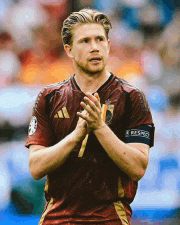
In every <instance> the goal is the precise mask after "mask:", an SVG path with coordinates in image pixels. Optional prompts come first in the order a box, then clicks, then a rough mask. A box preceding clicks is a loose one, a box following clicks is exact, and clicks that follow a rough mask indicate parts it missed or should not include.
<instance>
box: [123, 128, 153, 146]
mask: <svg viewBox="0 0 180 225" xmlns="http://www.w3.org/2000/svg"><path fill="white" fill-rule="evenodd" d="M154 130H155V128H154V125H153V124H147V125H141V126H138V127H135V128H131V129H128V130H126V133H125V140H126V143H132V142H139V143H144V144H147V145H149V146H150V147H152V146H153V145H154Z"/></svg>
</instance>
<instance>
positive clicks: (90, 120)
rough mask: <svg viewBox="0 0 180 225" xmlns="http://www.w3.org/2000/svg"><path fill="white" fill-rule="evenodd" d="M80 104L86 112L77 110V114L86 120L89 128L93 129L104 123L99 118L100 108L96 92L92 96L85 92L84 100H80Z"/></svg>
mask: <svg viewBox="0 0 180 225" xmlns="http://www.w3.org/2000/svg"><path fill="white" fill-rule="evenodd" d="M80 105H81V107H82V108H83V109H84V111H85V112H86V113H80V112H78V113H77V115H78V116H79V117H81V118H82V119H83V120H84V121H86V123H87V126H88V128H89V130H93V131H94V130H96V129H98V128H99V127H101V126H102V125H103V124H104V122H103V120H102V118H101V111H102V110H101V104H100V98H99V95H98V93H95V94H94V96H93V95H91V94H90V93H86V96H85V97H84V102H81V103H80Z"/></svg>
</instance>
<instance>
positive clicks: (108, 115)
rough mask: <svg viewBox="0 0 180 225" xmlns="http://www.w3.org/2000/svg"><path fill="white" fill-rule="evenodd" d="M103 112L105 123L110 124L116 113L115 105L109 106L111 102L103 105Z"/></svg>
mask: <svg viewBox="0 0 180 225" xmlns="http://www.w3.org/2000/svg"><path fill="white" fill-rule="evenodd" d="M102 111H104V112H103V114H104V121H105V122H106V123H107V124H109V123H110V122H111V120H112V118H113V113H114V105H113V104H109V102H106V104H103V105H102Z"/></svg>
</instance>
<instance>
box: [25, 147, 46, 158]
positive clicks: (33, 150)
mask: <svg viewBox="0 0 180 225" xmlns="http://www.w3.org/2000/svg"><path fill="white" fill-rule="evenodd" d="M44 148H46V147H45V146H43V145H30V146H29V154H30V157H31V156H32V155H34V153H35V152H37V151H39V150H42V149H44Z"/></svg>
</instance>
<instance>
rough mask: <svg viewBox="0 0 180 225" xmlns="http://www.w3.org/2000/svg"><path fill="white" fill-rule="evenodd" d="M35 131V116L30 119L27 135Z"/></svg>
mask: <svg viewBox="0 0 180 225" xmlns="http://www.w3.org/2000/svg"><path fill="white" fill-rule="evenodd" d="M36 129H37V118H36V117H35V116H33V117H32V119H31V121H30V124H29V132H28V134H29V135H33V134H34V133H35V132H36Z"/></svg>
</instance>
